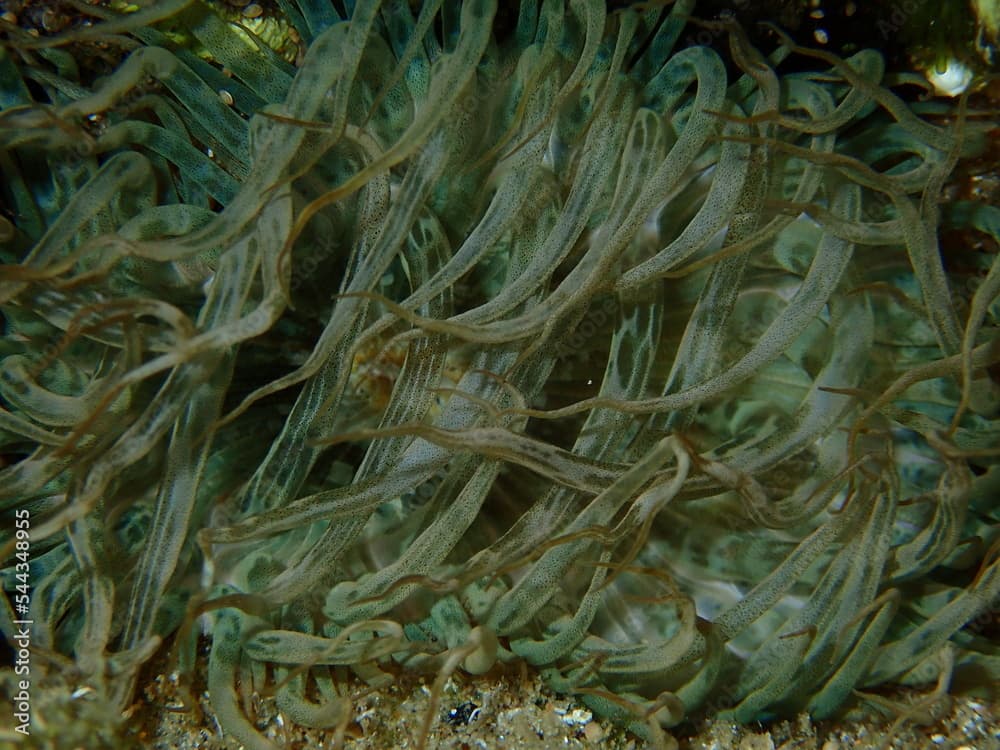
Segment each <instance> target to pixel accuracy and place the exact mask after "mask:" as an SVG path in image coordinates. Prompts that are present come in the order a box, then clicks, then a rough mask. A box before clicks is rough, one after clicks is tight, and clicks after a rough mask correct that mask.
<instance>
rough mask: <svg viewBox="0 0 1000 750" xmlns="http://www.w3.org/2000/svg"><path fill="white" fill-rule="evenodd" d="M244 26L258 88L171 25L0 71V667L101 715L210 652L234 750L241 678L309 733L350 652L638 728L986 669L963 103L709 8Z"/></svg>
mask: <svg viewBox="0 0 1000 750" xmlns="http://www.w3.org/2000/svg"><path fill="white" fill-rule="evenodd" d="M279 4H280V5H281V8H282V10H283V13H284V16H285V18H284V22H286V23H287V24H288V25H289V27H290V28H293V29H294V30H295V36H296V37H298V38H300V39H301V44H302V49H303V50H304V54H303V55H300V58H301V59H299V60H298V61H297V64H292V63H290V62H288V61H287V60H286V59H285V58H282V57H281V56H279V55H278V54H276V53H274V52H273V51H271V50H270V48H268V47H267V46H266V45H264V44H263V43H261V42H260V40H258V39H256V38H255V37H254V35H253V34H252V33H251V32H249V31H248V30H247V28H246V27H244V26H241V25H240V24H238V23H232V22H229V21H226V20H224V19H223V18H221V17H219V16H218V15H216V13H215V12H214V10H213V9H212V8H211V7H208V6H205V5H201V4H199V3H184V2H173V3H170V2H168V3H157V4H154V5H152V6H149V7H148V8H146V9H143V10H139V11H138V12H137V13H134V14H130V15H129V14H126V15H124V16H120V17H117V16H111V15H109V16H107V17H106V18H103V19H100V22H99V23H98V24H96V25H94V26H93V27H90V28H87V29H75V30H72V31H70V32H65V33H64V34H63V35H62V36H57V37H53V38H51V39H48V40H46V39H42V40H38V39H31V38H24V39H21V38H13V39H12V40H11V41H10V43H9V44H8V46H7V48H6V49H5V50H4V51H3V52H2V56H0V97H2V99H0V106H2V111H0V147H2V151H0V169H2V170H3V173H4V187H3V191H4V198H5V200H6V202H7V204H8V206H10V213H9V215H8V217H7V219H6V220H5V221H6V222H7V224H6V225H5V227H3V229H4V237H3V239H4V242H3V245H2V246H0V253H2V257H3V262H4V266H3V267H2V273H0V304H2V309H3V314H4V317H5V335H4V339H3V344H2V346H3V350H2V352H0V354H2V357H3V359H2V361H0V398H2V400H3V410H2V412H0V418H2V422H0V439H2V441H3V445H4V447H3V450H4V466H3V467H2V468H0V508H2V510H3V512H4V513H5V514H7V515H10V516H11V517H13V515H14V514H15V513H17V512H24V511H27V512H28V513H29V514H30V517H31V523H32V536H31V544H32V546H31V559H30V578H31V582H32V584H31V585H32V591H31V596H30V619H32V620H33V622H34V626H33V643H34V646H35V648H37V649H39V650H42V651H45V652H48V653H50V654H53V655H58V656H59V657H60V658H59V660H56V661H54V662H53V663H58V664H64V665H65V664H72V665H73V667H72V669H73V670H74V674H75V675H76V678H77V679H78V681H79V682H80V683H81V684H87V685H89V686H91V687H93V688H94V689H95V690H98V691H101V692H103V693H104V694H106V695H107V696H108V697H109V700H112V701H113V702H116V703H118V704H121V705H122V706H124V705H125V704H126V703H127V702H128V701H129V700H130V699H131V696H132V692H133V690H134V688H135V681H136V679H137V675H138V672H139V670H140V668H141V667H142V666H143V664H144V663H146V661H147V660H148V659H149V658H150V657H151V655H152V654H154V653H155V652H156V650H157V648H158V647H159V646H160V644H161V643H162V642H163V641H164V640H166V639H171V642H172V643H173V653H174V654H175V655H176V658H177V659H178V660H179V661H178V663H179V664H180V666H181V667H182V668H184V669H190V664H191V660H192V658H193V650H194V645H195V642H196V635H197V633H198V632H199V630H204V632H205V634H206V635H207V636H208V638H209V639H210V641H211V654H210V658H209V666H208V687H209V692H210V696H211V702H212V706H213V708H214V710H215V711H216V712H217V714H218V716H219V719H220V722H221V724H222V726H223V727H224V729H225V730H226V731H229V732H231V733H233V734H234V735H236V736H237V737H238V738H239V739H240V741H241V742H243V743H244V744H245V745H246V746H247V747H253V748H267V747H270V742H269V741H268V740H266V739H265V738H264V737H262V736H261V735H260V734H259V733H258V732H257V730H256V729H255V728H254V726H253V724H252V719H251V717H248V716H246V715H245V714H244V712H243V709H242V707H241V701H240V699H239V697H238V694H237V691H236V685H237V684H239V685H241V686H242V689H244V690H246V689H247V686H252V687H253V689H255V690H259V691H261V692H264V691H276V693H277V697H278V703H279V706H280V707H281V708H282V710H283V711H284V712H285V713H286V715H287V716H288V717H289V718H291V719H292V720H293V721H296V722H299V723H302V724H307V725H312V726H321V727H330V726H337V725H339V724H341V723H344V722H346V721H347V720H348V719H349V718H350V715H351V714H350V706H349V698H347V697H345V696H343V695H340V694H338V691H337V690H336V689H335V686H334V682H335V679H334V678H335V675H336V670H338V669H342V668H345V667H347V668H352V669H354V670H355V671H356V673H357V674H358V676H359V677H361V678H362V679H364V680H367V681H369V682H372V683H374V684H380V683H381V682H384V681H385V680H387V679H389V678H388V677H387V673H386V672H385V670H386V669H387V668H388V667H389V665H390V664H391V663H397V664H401V665H403V666H405V667H407V668H412V669H419V670H429V671H431V672H435V673H437V674H438V675H439V677H440V676H447V675H448V674H451V673H452V672H454V671H455V670H465V671H467V672H470V673H473V674H480V673H483V672H486V671H488V670H489V669H491V668H493V667H494V666H495V665H496V664H498V663H500V664H502V663H511V662H516V661H522V660H523V661H526V662H528V663H529V664H531V665H534V666H536V667H538V668H539V669H541V670H542V671H543V674H544V675H545V676H546V678H547V679H548V680H549V681H550V683H551V684H552V685H553V686H555V687H556V688H557V689H559V690H561V691H565V692H568V693H578V694H579V695H580V696H581V698H582V700H585V701H586V702H588V703H589V704H590V705H592V706H593V707H594V708H595V709H596V710H598V711H601V712H602V713H604V714H606V715H611V716H614V717H615V718H617V719H619V720H621V721H622V722H624V723H626V724H629V725H630V726H632V727H633V728H634V729H636V731H640V732H642V733H645V734H647V735H648V736H651V737H653V738H654V739H655V738H656V737H658V736H659V734H658V733H659V731H660V727H661V726H670V725H673V724H676V723H678V722H679V721H681V720H683V718H684V717H685V716H688V715H690V714H691V713H692V712H693V711H696V710H698V709H699V708H700V707H703V706H706V705H707V706H714V707H720V706H721V707H722V708H723V709H724V713H728V714H730V715H732V716H734V717H735V718H736V719H738V720H741V721H750V720H753V719H756V718H758V717H760V716H762V715H764V714H766V713H773V712H785V711H792V710H800V709H807V710H809V711H810V712H812V713H813V714H814V715H816V716H827V715H829V714H831V713H833V712H834V711H836V710H837V709H838V708H839V707H840V706H841V705H842V704H843V703H844V701H845V700H846V699H847V698H849V697H850V696H851V694H852V691H853V690H855V689H856V688H858V687H865V686H873V685H879V684H882V683H886V682H890V681H909V682H912V683H917V684H924V683H927V682H933V681H934V680H936V679H938V677H939V676H940V675H942V674H949V675H950V674H951V671H950V670H952V669H954V670H956V672H955V673H956V674H959V675H961V674H964V672H963V670H965V671H966V672H967V673H968V674H970V675H971V674H975V675H979V676H980V680H981V679H982V675H990V676H992V677H993V678H995V677H997V676H998V675H1000V661H998V658H1000V654H998V652H997V649H996V646H995V644H992V643H990V642H988V641H987V640H986V639H985V638H983V637H981V636H979V635H977V634H976V633H975V632H974V631H973V630H968V629H963V626H965V625H966V623H969V622H970V621H972V620H974V619H975V618H976V617H977V616H979V615H980V614H982V613H983V612H985V611H987V610H988V609H989V608H990V606H991V603H993V602H995V601H996V598H997V596H998V594H1000V562H998V560H997V555H996V542H997V539H998V536H1000V534H998V528H1000V527H998V510H997V505H996V500H995V498H996V490H997V486H998V481H1000V472H998V470H997V468H996V465H995V455H994V454H995V446H996V445H997V436H998V430H1000V422H998V421H997V420H998V418H1000V398H998V388H997V385H996V383H995V382H994V381H993V380H992V379H991V375H990V372H991V371H990V370H989V369H988V368H989V367H990V366H991V365H993V364H995V363H996V362H997V361H998V359H1000V349H998V346H997V338H996V326H997V321H998V314H1000V307H998V304H997V295H998V290H1000V265H998V263H997V262H996V259H995V256H994V255H991V254H990V253H988V252H986V251H982V252H973V251H970V252H969V254H968V257H963V259H962V262H961V263H949V264H946V263H945V262H944V261H943V260H942V253H941V252H940V249H939V243H938V234H939V228H940V227H941V225H942V223H943V222H947V223H949V224H950V225H953V226H956V227H959V228H961V229H963V231H967V232H969V233H970V234H971V233H974V232H980V233H983V234H984V235H986V236H989V235H992V237H993V238H994V239H995V238H996V237H997V234H998V229H1000V218H998V217H1000V213H998V212H997V210H996V209H995V208H992V207H988V206H981V205H975V204H955V205H949V206H944V207H942V206H941V205H939V197H940V192H941V189H942V186H943V185H944V184H945V182H946V180H947V178H948V176H949V174H950V173H951V171H952V170H953V168H954V166H955V164H956V162H957V160H958V159H959V158H960V157H961V156H963V155H965V154H968V153H971V152H973V151H974V150H975V149H976V148H977V145H978V144H981V142H982V140H983V132H984V128H983V127H982V126H981V125H979V124H977V123H976V122H973V121H971V120H970V119H969V118H968V117H967V113H966V112H965V111H964V110H962V111H959V112H957V113H949V117H941V116H939V115H941V114H942V111H941V110H940V109H939V108H938V109H936V108H935V107H934V106H933V105H922V106H921V107H918V106H917V105H911V104H908V103H906V102H905V101H904V100H902V99H901V98H899V96H897V94H896V93H894V92H893V91H892V90H890V89H889V88H886V87H884V86H883V82H882V79H883V74H884V71H883V65H882V61H881V57H880V56H879V55H878V53H876V52H872V51H862V52H859V53H858V54H856V55H855V56H853V57H852V58H850V59H848V60H841V59H838V58H835V57H833V56H831V55H827V54H825V53H816V52H810V51H808V50H804V49H800V48H798V47H795V46H794V45H793V44H792V43H791V42H790V41H789V40H787V39H785V38H784V37H780V36H776V38H775V40H776V47H775V49H774V51H773V52H771V53H770V56H769V57H765V56H764V55H763V54H762V53H760V52H758V51H757V50H755V49H752V48H750V47H749V46H748V44H747V43H746V41H745V38H744V36H743V35H742V33H741V32H740V30H739V29H738V28H735V27H731V26H727V25H716V26H712V27H711V30H712V32H713V33H714V34H716V35H717V36H718V37H719V38H720V39H725V38H728V39H729V41H730V49H731V60H730V61H729V64H730V68H729V70H728V71H727V65H726V63H724V62H723V59H722V58H721V57H720V55H719V53H717V52H716V51H713V50H712V49H709V48H706V47H688V48H683V49H679V48H677V40H678V38H679V36H680V34H681V31H682V29H683V27H684V24H685V23H686V21H687V16H688V15H689V14H690V13H691V12H692V9H693V4H692V3H691V2H683V1H680V2H677V3H675V4H674V5H673V7H672V8H670V9H664V8H662V7H659V4H651V6H650V7H649V8H643V7H637V8H630V9H625V10H622V11H617V12H613V13H609V12H608V11H607V10H606V8H605V5H604V3H603V2H596V1H594V0H572V1H571V2H567V3H563V2H550V1H545V2H541V3H539V2H533V1H531V0H525V1H524V2H522V3H521V4H520V5H518V6H517V7H516V8H511V7H507V6H505V7H504V8H501V9H500V10H499V11H498V8H497V4H496V2H495V0H493V1H491V0H467V1H466V2H457V1H456V0H437V2H429V3H425V4H423V5H421V6H420V7H419V8H416V9H413V8H411V6H410V4H408V3H405V2H373V1H361V2H356V3H355V2H347V3H343V4H342V3H332V2H326V1H325V0H323V1H320V0H289V1H288V2H282V3H279ZM95 12H97V11H96V10H95ZM163 24H166V25H167V26H168V27H169V28H170V29H174V30H176V29H177V28H182V29H184V30H185V33H186V34H187V35H188V36H187V37H186V38H189V39H190V38H193V39H195V40H197V44H198V47H199V50H198V53H197V54H196V53H195V52H193V51H192V50H191V49H190V48H189V47H188V46H184V45H182V44H178V43H175V42H172V41H171V37H168V36H167V35H165V34H164V33H163V31H162V30H161V28H162V26H163ZM108 35H111V36H110V37H109V36H108ZM104 38H112V39H114V40H116V42H115V43H117V44H122V45H125V46H126V47H127V48H128V49H130V50H131V51H130V52H129V53H128V54H127V56H126V57H125V58H124V60H123V62H122V63H121V65H120V66H118V67H117V68H116V69H115V70H114V71H113V72H112V73H111V74H110V75H108V76H107V77H106V78H104V79H102V80H99V81H97V82H95V83H93V84H89V83H85V82H82V81H81V77H80V71H79V70H78V68H77V66H76V64H75V61H74V58H73V56H72V55H70V54H69V53H68V52H67V51H66V49H65V44H69V43H72V44H77V45H81V44H82V45H86V44H90V43H96V40H100V39H104ZM789 56H793V57H796V58H798V59H799V61H800V63H801V61H803V60H804V61H808V62H810V63H811V64H812V67H813V70H812V72H789V73H783V72H782V63H783V61H785V59H786V58H787V57H789ZM802 67H804V66H803V65H801V64H799V65H797V66H796V68H797V69H798V70H801V68H802ZM805 67H808V66H805ZM7 230H9V231H7ZM993 372H995V371H993ZM12 528H13V525H12V524H11V525H8V526H5V528H4V534H5V535H6V536H4V537H3V540H4V542H6V546H5V547H4V551H3V555H4V557H5V559H6V561H7V563H6V564H7V565H8V567H7V568H6V569H5V570H4V583H5V586H6V587H7V588H8V590H9V591H10V592H11V596H12V597H14V596H15V594H16V591H17V580H18V579H17V571H18V568H17V565H16V563H17V558H16V556H15V555H16V550H15V540H14V535H13V533H8V529H12ZM10 601H11V602H13V601H15V599H14V598H11V600H10ZM17 619H19V615H18V613H16V612H15V611H14V610H13V609H12V607H11V605H10V604H6V605H4V607H3V608H2V610H0V629H3V631H4V632H5V634H6V635H8V637H9V636H10V635H11V634H12V633H13V629H14V627H15V626H14V625H13V622H14V621H15V620H17Z"/></svg>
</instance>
